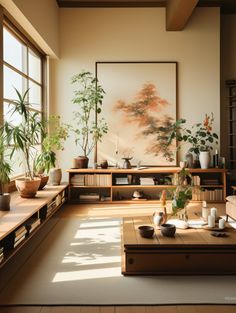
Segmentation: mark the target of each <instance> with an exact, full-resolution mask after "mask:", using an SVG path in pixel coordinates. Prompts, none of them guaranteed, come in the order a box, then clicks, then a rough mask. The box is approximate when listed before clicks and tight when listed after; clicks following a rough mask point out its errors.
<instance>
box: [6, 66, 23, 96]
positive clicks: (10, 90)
mask: <svg viewBox="0 0 236 313" xmlns="http://www.w3.org/2000/svg"><path fill="white" fill-rule="evenodd" d="M3 80H4V90H3V97H4V98H5V99H17V94H16V91H15V89H14V87H15V88H16V89H17V90H18V91H19V92H20V93H21V94H22V93H23V92H24V91H25V90H26V87H27V85H26V83H27V81H26V79H25V78H24V77H23V76H21V75H20V74H18V73H16V72H15V71H13V70H11V69H10V68H8V67H7V66H5V65H4V73H3Z"/></svg>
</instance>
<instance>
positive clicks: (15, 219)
mask: <svg viewBox="0 0 236 313" xmlns="http://www.w3.org/2000/svg"><path fill="white" fill-rule="evenodd" d="M67 187H68V184H62V185H60V186H46V187H45V188H44V189H43V190H40V191H38V192H37V196H36V197H35V198H32V199H24V198H21V197H20V196H19V193H18V192H13V193H12V196H11V209H10V211H0V268H1V267H2V266H3V265H4V264H5V263H6V262H7V261H8V260H9V259H10V258H11V257H12V256H13V255H14V254H15V253H16V252H17V251H18V250H19V249H20V248H21V247H22V246H23V245H24V244H25V243H26V242H27V241H28V240H29V239H30V238H31V237H32V236H33V235H34V233H35V232H36V231H37V230H38V229H40V228H41V226H42V225H43V224H44V222H45V221H46V220H48V219H49V218H50V217H51V216H52V215H53V214H54V213H55V212H56V211H57V210H58V209H59V208H60V207H61V205H62V204H63V203H64V202H65V201H66V198H67V194H66V193H67ZM30 223H33V224H31V225H34V229H33V228H32V229H30V226H29V225H30ZM27 226H29V227H27ZM31 230H32V231H31ZM18 234H22V235H20V236H19V235H18ZM17 236H19V239H20V240H19V241H17V239H18V238H17ZM2 251H3V253H2Z"/></svg>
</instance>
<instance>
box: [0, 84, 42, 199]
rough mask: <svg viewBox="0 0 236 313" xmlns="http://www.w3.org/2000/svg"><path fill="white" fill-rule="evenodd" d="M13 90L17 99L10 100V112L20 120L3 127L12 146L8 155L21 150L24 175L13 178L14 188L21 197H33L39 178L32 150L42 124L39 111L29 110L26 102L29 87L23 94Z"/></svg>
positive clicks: (38, 141) (37, 142)
mask: <svg viewBox="0 0 236 313" xmlns="http://www.w3.org/2000/svg"><path fill="white" fill-rule="evenodd" d="M15 91H16V94H17V99H16V100H13V101H12V104H13V109H12V110H11V113H12V114H14V113H17V114H19V115H20V117H21V122H20V124H19V125H17V126H14V125H11V124H10V123H7V122H6V123H5V126H4V129H5V131H6V133H7V138H8V144H9V146H10V147H11V146H12V151H11V155H10V157H11V158H12V157H13V155H14V152H15V151H16V150H19V151H21V152H22V159H23V164H24V168H25V175H24V177H22V178H17V179H16V180H15V183H16V188H17V190H18V191H19V192H20V195H21V197H23V198H33V197H35V195H36V193H37V190H38V188H39V185H40V178H38V177H35V175H34V170H33V157H34V153H33V152H34V149H35V146H36V145H39V144H40V141H41V134H42V127H43V126H42V121H41V116H40V113H38V112H35V111H33V110H31V104H30V103H29V102H28V93H29V89H28V90H26V91H25V92H24V93H23V95H21V94H20V92H19V91H18V90H17V89H15Z"/></svg>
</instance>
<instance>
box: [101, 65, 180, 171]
mask: <svg viewBox="0 0 236 313" xmlns="http://www.w3.org/2000/svg"><path fill="white" fill-rule="evenodd" d="M176 66H177V64H176V62H140V63H132V62H131V63H127V62H124V63H121V62H119V63H115V62H114V63H113V62H111V63H109V62H104V63H103V62H97V78H98V80H99V83H100V84H101V85H102V87H103V89H104V90H105V92H106V94H105V96H104V101H103V106H102V113H101V114H102V115H103V117H104V118H105V119H106V121H107V123H108V133H107V134H106V135H105V136H104V137H103V138H102V142H101V143H99V144H98V162H99V161H100V160H102V159H107V160H108V162H109V164H110V165H114V166H116V165H118V166H121V167H122V158H127V157H128V158H132V160H131V163H132V165H134V166H135V165H137V164H138V165H143V166H173V165H176V153H175V148H176V146H175V144H173V145H172V146H170V145H167V144H166V143H167V138H168V134H166V133H165V130H166V129H168V126H169V125H171V124H172V123H173V122H174V121H175V120H176V85H177V82H176Z"/></svg>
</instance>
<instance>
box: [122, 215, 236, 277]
mask: <svg viewBox="0 0 236 313" xmlns="http://www.w3.org/2000/svg"><path fill="white" fill-rule="evenodd" d="M140 225H152V218H151V217H129V218H124V219H123V231H122V234H123V236H122V274H124V275H150V274H151V275H153V274H158V275H168V274H171V275H173V274H177V275H178V274H181V275H182V274H218V275H219V274H236V230H235V229H234V228H232V227H231V226H230V225H228V224H227V228H226V229H225V230H224V232H225V233H226V234H227V237H213V236H212V235H211V231H209V230H205V229H191V228H190V229H177V231H176V234H175V237H174V238H168V237H163V236H162V234H161V231H160V230H156V231H155V235H154V237H153V238H151V239H145V238H142V237H141V236H140V234H139V232H138V226H140Z"/></svg>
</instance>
